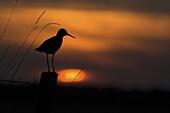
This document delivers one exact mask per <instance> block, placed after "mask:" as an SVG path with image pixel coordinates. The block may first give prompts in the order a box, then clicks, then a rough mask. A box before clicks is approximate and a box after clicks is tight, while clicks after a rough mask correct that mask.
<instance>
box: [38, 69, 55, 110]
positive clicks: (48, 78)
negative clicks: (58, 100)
mask: <svg viewBox="0 0 170 113" xmlns="http://www.w3.org/2000/svg"><path fill="white" fill-rule="evenodd" d="M57 78H58V74H57V73H55V72H43V73H42V74H41V79H40V84H39V87H38V90H39V92H38V97H37V99H38V102H37V106H36V111H35V112H36V113H52V106H53V105H52V104H53V100H54V99H53V98H54V95H55V92H56V86H57Z"/></svg>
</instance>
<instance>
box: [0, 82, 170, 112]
mask: <svg viewBox="0 0 170 113" xmlns="http://www.w3.org/2000/svg"><path fill="white" fill-rule="evenodd" d="M37 92H38V90H37V86H35V85H24V86H23V85H22V86H21V85H16V86H10V87H9V86H6V85H2V84H1V85H0V113H35V108H36V103H37V97H38V93H37ZM55 95H56V96H55V98H54V102H53V113H170V92H165V91H159V90H152V91H143V92H141V91H123V90H119V89H114V88H110V89H95V88H75V87H74V88H73V87H72V88H71V87H63V86H62V87H61V86H60V87H58V88H57V89H56V94H55Z"/></svg>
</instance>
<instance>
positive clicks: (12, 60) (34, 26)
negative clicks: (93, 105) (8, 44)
mask: <svg viewBox="0 0 170 113" xmlns="http://www.w3.org/2000/svg"><path fill="white" fill-rule="evenodd" d="M45 12H46V10H44V11H43V12H42V13H41V15H40V16H39V17H38V19H37V20H36V22H35V23H34V24H33V26H32V28H31V30H30V32H29V33H28V35H27V36H26V38H25V39H24V41H23V43H22V44H21V46H20V47H19V49H18V50H17V52H16V54H15V55H14V56H13V58H12V59H11V61H10V63H9V64H8V66H7V67H6V69H5V71H4V72H3V74H2V77H3V76H4V75H5V74H6V73H7V71H8V68H9V67H10V65H11V64H12V63H13V62H14V60H15V58H16V57H17V55H18V54H19V53H20V51H21V49H22V48H23V46H24V44H25V42H26V41H27V39H28V37H29V36H30V35H31V33H32V32H33V31H34V30H36V29H37V27H38V26H36V25H37V23H38V22H39V20H40V19H41V17H42V16H43V15H44V13H45Z"/></svg>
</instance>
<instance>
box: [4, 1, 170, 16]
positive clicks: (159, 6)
mask: <svg viewBox="0 0 170 113" xmlns="http://www.w3.org/2000/svg"><path fill="white" fill-rule="evenodd" d="M8 2H11V1H6V2H4V1H1V4H5V5H6V6H8ZM19 2H21V3H20V6H21V7H25V6H29V7H43V8H48V7H50V8H62V9H81V10H82V9H83V10H130V11H139V12H149V13H168V14H169V13H170V7H169V4H170V1H169V0H154V1H153V0H71V1H70V0H62V1H56V0H41V1H35V0H29V1H28V0H27V1H19ZM22 5H23V6H22Z"/></svg>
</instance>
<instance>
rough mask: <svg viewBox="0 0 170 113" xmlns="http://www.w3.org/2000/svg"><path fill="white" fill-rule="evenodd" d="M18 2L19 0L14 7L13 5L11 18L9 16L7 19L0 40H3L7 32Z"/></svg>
mask: <svg viewBox="0 0 170 113" xmlns="http://www.w3.org/2000/svg"><path fill="white" fill-rule="evenodd" d="M17 3H18V0H16V1H15V4H14V7H13V9H12V12H11V14H10V16H9V18H8V21H7V23H6V25H5V28H4V30H3V32H2V35H1V38H0V41H1V40H2V38H3V37H4V34H5V32H6V30H7V28H8V25H9V22H10V20H11V18H12V15H13V13H14V11H15V8H16V6H17Z"/></svg>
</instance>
